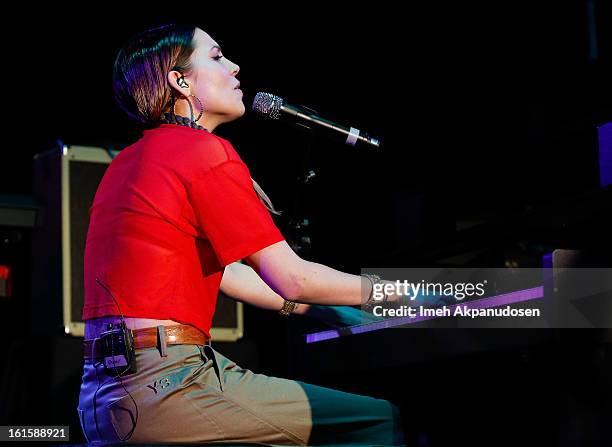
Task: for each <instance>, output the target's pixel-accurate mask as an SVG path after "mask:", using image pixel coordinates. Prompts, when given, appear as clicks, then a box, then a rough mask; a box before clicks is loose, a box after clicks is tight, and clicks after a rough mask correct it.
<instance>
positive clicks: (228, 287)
mask: <svg viewBox="0 0 612 447" xmlns="http://www.w3.org/2000/svg"><path fill="white" fill-rule="evenodd" d="M219 288H220V289H221V291H222V292H223V293H225V294H226V295H228V296H230V297H232V298H234V299H236V300H238V301H242V302H245V303H248V304H252V305H253V306H257V307H261V308H263V309H270V310H275V311H278V310H280V309H281V307H283V303H284V302H285V301H284V300H283V298H282V297H281V296H280V295H279V294H277V293H276V292H274V291H273V290H272V289H271V288H270V287H269V286H268V285H267V284H266V283H265V282H264V281H263V280H262V279H261V278H260V277H259V275H258V274H257V273H255V271H254V270H253V269H252V268H251V267H249V266H248V265H246V264H241V263H240V262H234V263H233V264H230V265H228V266H227V267H225V271H224V272H223V278H222V279H221V286H220V287H219ZM309 307H310V306H309V305H308V304H300V305H299V306H298V307H297V309H295V310H294V311H293V313H295V314H304V313H306V312H307V311H308V308H309Z"/></svg>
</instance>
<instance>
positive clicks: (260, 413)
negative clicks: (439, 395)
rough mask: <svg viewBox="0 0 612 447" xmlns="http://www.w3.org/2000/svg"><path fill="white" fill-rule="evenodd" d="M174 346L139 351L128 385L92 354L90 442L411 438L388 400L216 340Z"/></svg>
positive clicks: (83, 417)
mask: <svg viewBox="0 0 612 447" xmlns="http://www.w3.org/2000/svg"><path fill="white" fill-rule="evenodd" d="M167 354H168V355H167V356H166V357H162V356H161V355H160V351H159V350H158V349H157V348H147V349H139V350H137V351H136V362H137V367H138V372H137V373H136V374H132V375H127V376H123V377H122V382H123V383H122V384H121V383H120V381H119V380H118V379H116V378H113V377H110V376H107V375H106V374H105V372H104V367H103V366H102V364H101V363H99V362H98V361H97V360H96V361H95V363H94V361H93V360H87V361H85V365H84V374H83V383H82V386H81V394H80V397H79V407H78V413H79V419H80V421H81V427H82V429H83V433H84V435H85V437H86V438H87V441H88V442H89V443H92V444H108V443H120V442H122V441H125V442H130V443H160V442H174V443H182V442H184V443H190V442H201V443H202V442H218V443H229V444H231V445H237V444H239V443H261V444H267V445H403V435H402V432H401V428H400V422H399V412H398V410H397V408H396V407H395V406H394V405H393V404H391V403H390V402H388V401H386V400H381V399H374V398H371V397H366V396H360V395H356V394H350V393H345V392H341V391H337V390H333V389H329V388H323V387H320V386H315V385H310V384H307V383H303V382H300V381H294V380H287V379H282V378H277V377H269V376H266V375H263V374H255V373H253V372H252V371H250V370H248V369H243V368H241V367H240V366H238V365H236V364H235V363H234V362H232V361H231V360H229V359H227V358H226V357H224V356H223V355H221V354H220V353H219V352H217V351H215V350H214V349H213V348H212V347H211V346H210V345H204V346H198V345H169V346H168V349H167ZM127 391H129V393H130V394H128V393H127ZM226 445H227V444H226Z"/></svg>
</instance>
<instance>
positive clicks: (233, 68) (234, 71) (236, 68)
mask: <svg viewBox="0 0 612 447" xmlns="http://www.w3.org/2000/svg"><path fill="white" fill-rule="evenodd" d="M227 61H228V62H229V63H230V73H231V74H232V76H236V75H237V74H238V72H239V71H240V67H239V66H238V64H235V63H233V62H232V61H230V60H229V59H228V60H227Z"/></svg>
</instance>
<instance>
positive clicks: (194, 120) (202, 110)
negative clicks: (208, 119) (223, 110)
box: [189, 94, 204, 123]
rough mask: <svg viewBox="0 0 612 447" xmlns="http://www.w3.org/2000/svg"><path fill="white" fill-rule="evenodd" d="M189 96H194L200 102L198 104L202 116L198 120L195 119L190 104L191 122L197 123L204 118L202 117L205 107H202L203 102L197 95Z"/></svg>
mask: <svg viewBox="0 0 612 447" xmlns="http://www.w3.org/2000/svg"><path fill="white" fill-rule="evenodd" d="M189 96H193V97H194V98H195V99H196V100H197V101H198V104H200V114H199V115H198V117H197V118H196V119H193V108H192V107H191V102H189V110H190V111H191V121H193V122H195V123H197V122H198V120H199V119H200V118H202V115H203V114H204V105H202V101H200V98H198V97H197V96H196V95H193V94H192V95H189Z"/></svg>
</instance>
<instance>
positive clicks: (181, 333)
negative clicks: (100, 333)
mask: <svg viewBox="0 0 612 447" xmlns="http://www.w3.org/2000/svg"><path fill="white" fill-rule="evenodd" d="M164 332H165V334H166V335H165V340H160V336H159V334H160V333H164ZM132 335H133V337H134V349H142V348H156V347H161V349H162V350H163V351H164V353H165V348H166V345H205V344H207V343H208V341H209V340H210V337H208V336H207V335H206V334H205V333H204V332H202V331H200V330H199V329H196V328H194V327H193V326H189V325H186V324H178V325H173V326H163V331H160V330H159V329H158V327H146V328H142V329H133V330H132ZM94 341H95V343H94ZM83 347H84V353H85V359H96V358H101V357H102V341H101V339H99V338H96V339H91V340H84V341H83Z"/></svg>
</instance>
